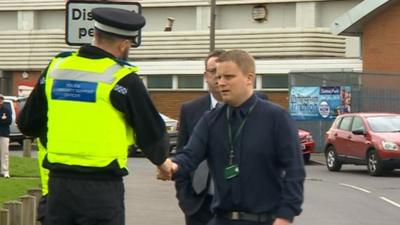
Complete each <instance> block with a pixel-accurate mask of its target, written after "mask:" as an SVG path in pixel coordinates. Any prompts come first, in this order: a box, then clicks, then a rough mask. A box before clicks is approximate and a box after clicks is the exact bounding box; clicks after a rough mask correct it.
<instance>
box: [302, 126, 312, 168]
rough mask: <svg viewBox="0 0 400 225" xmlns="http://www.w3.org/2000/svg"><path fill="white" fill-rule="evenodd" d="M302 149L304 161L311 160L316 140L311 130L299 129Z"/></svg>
mask: <svg viewBox="0 0 400 225" xmlns="http://www.w3.org/2000/svg"><path fill="white" fill-rule="evenodd" d="M299 139H300V149H301V150H302V151H303V158H304V162H305V163H308V162H309V161H310V157H311V153H313V152H314V149H315V142H314V140H313V137H312V135H311V133H310V132H308V131H306V130H302V129H299Z"/></svg>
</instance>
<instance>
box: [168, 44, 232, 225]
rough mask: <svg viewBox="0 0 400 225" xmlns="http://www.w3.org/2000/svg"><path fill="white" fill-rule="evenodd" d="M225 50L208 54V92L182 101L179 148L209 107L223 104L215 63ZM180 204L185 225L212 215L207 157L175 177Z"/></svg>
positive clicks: (196, 223) (198, 223) (200, 224)
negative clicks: (187, 173)
mask: <svg viewBox="0 0 400 225" xmlns="http://www.w3.org/2000/svg"><path fill="white" fill-rule="evenodd" d="M224 52H225V51H224V50H215V51H213V52H211V53H209V54H208V56H207V57H206V59H205V61H204V64H205V71H204V79H205V81H206V83H207V85H208V92H209V93H208V94H206V95H204V96H201V97H199V98H196V99H194V100H191V101H189V102H186V103H184V104H183V105H182V108H181V112H180V119H179V124H180V126H179V136H178V143H177V150H178V151H180V150H182V149H183V147H184V146H185V145H186V144H187V142H188V140H189V137H190V135H191V134H192V131H193V128H194V127H195V125H196V123H197V121H199V119H200V118H201V117H202V116H203V114H204V113H205V112H206V111H209V110H212V109H213V108H215V107H216V106H217V105H219V104H221V102H222V97H221V93H220V92H219V90H218V80H217V77H216V71H217V69H216V63H215V61H216V60H217V58H218V56H220V55H221V54H222V53H224ZM175 187H176V191H177V194H176V196H177V198H178V201H179V206H180V207H181V209H182V211H183V213H184V214H185V221H186V225H204V224H207V223H208V221H209V220H211V218H212V217H213V214H212V213H211V211H210V204H211V200H212V195H213V183H212V181H211V179H210V176H209V171H208V166H207V161H206V160H204V161H203V162H202V163H201V164H200V165H199V166H198V168H197V170H196V171H195V172H194V173H193V175H192V176H190V177H186V178H183V179H177V180H176V181H175Z"/></svg>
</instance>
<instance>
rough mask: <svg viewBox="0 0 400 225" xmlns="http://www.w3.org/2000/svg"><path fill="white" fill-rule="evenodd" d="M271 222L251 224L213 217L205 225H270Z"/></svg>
mask: <svg viewBox="0 0 400 225" xmlns="http://www.w3.org/2000/svg"><path fill="white" fill-rule="evenodd" d="M272 223H273V221H272V220H271V221H268V222H251V221H243V220H229V219H225V218H221V217H217V216H216V217H214V218H213V219H212V220H211V221H210V222H209V223H208V224H207V225H272Z"/></svg>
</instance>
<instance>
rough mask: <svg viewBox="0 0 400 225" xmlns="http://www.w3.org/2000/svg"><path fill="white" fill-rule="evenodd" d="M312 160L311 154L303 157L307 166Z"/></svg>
mask: <svg viewBox="0 0 400 225" xmlns="http://www.w3.org/2000/svg"><path fill="white" fill-rule="evenodd" d="M310 158H311V154H310V153H308V154H304V155H303V160H304V163H305V164H308V163H310Z"/></svg>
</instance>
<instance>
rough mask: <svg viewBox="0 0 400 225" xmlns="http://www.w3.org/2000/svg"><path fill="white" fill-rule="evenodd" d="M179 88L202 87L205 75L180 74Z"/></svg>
mask: <svg viewBox="0 0 400 225" xmlns="http://www.w3.org/2000/svg"><path fill="white" fill-rule="evenodd" d="M178 88H180V89H186V88H188V89H189V88H190V89H192V88H193V89H202V88H203V76H199V75H194V76H193V75H191V76H189V75H181V76H178Z"/></svg>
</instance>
